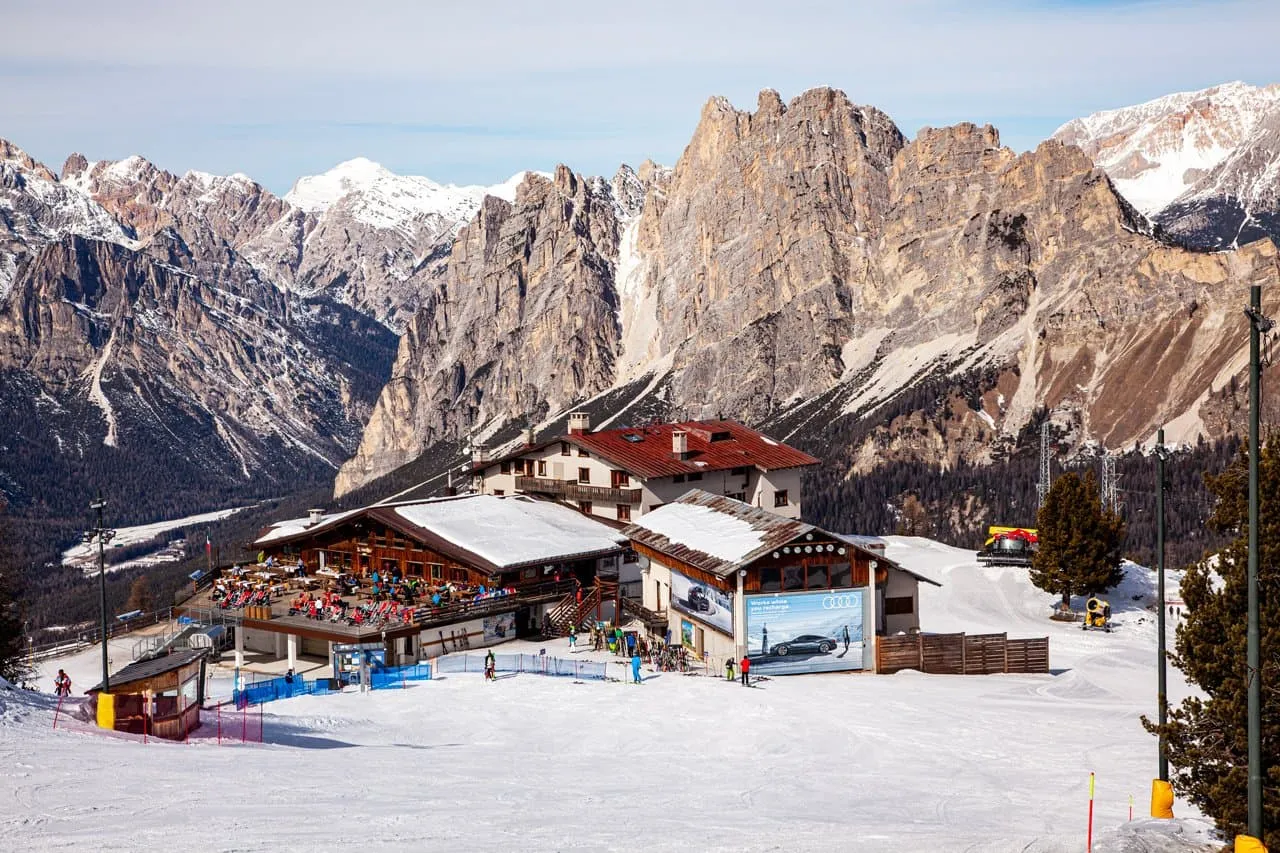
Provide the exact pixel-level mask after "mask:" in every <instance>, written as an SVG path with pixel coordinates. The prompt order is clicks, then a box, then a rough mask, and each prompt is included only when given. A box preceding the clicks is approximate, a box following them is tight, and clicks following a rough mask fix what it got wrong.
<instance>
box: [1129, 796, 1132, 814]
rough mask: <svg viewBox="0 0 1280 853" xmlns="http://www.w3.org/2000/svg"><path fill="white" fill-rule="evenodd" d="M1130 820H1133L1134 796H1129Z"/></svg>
mask: <svg viewBox="0 0 1280 853" xmlns="http://www.w3.org/2000/svg"><path fill="white" fill-rule="evenodd" d="M1129 820H1133V794H1130V795H1129Z"/></svg>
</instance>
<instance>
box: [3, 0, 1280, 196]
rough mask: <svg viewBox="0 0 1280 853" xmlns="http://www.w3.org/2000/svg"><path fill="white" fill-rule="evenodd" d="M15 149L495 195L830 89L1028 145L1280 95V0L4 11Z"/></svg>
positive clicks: (37, 5)
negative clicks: (1118, 122) (1156, 108)
mask: <svg viewBox="0 0 1280 853" xmlns="http://www.w3.org/2000/svg"><path fill="white" fill-rule="evenodd" d="M3 19H4V21H5V28H6V30H7V31H8V32H10V33H21V34H23V37H22V38H11V37H6V39H5V49H4V51H3V52H2V53H0V137H4V138H7V139H9V140H11V141H12V142H14V143H16V144H17V145H19V146H20V147H22V148H24V149H26V150H27V151H29V152H30V153H31V154H32V155H34V156H36V157H37V158H38V159H41V160H44V161H45V162H47V163H49V164H50V165H51V166H53V167H54V168H55V169H57V168H58V167H60V166H61V163H62V161H63V159H64V158H65V157H66V156H67V154H69V153H71V152H72V151H80V152H82V153H84V154H85V155H86V156H87V157H89V159H91V160H93V159H107V158H110V159H116V158H120V157H124V156H127V155H129V154H134V153H139V154H143V155H144V156H146V157H148V158H150V159H151V160H153V161H154V162H156V163H157V164H158V165H160V166H162V167H163V168H167V169H169V170H171V171H175V172H182V171H185V170H187V169H202V170H204V171H209V172H217V173H230V172H237V171H239V172H244V173H246V174H248V175H250V176H252V177H254V178H256V179H258V180H259V181H261V182H262V183H264V184H265V185H267V186H268V187H269V188H271V189H272V190H275V191H277V192H283V191H285V190H287V189H288V187H289V186H290V185H291V184H292V182H293V181H294V179H295V178H296V177H298V176H299V175H305V174H314V173H317V172H321V171H324V170H325V169H327V168H329V167H330V166H332V165H334V164H335V163H338V162H340V161H342V160H345V159H348V158H351V157H355V156H366V157H369V158H371V159H373V160H377V161H379V162H381V163H383V164H385V165H386V166H388V167H389V168H391V169H393V170H395V171H397V172H401V173H406V174H424V175H428V176H430V177H432V178H434V179H436V180H440V181H447V182H456V183H495V182H497V181H500V180H502V179H504V178H506V177H507V176H508V175H510V174H512V173H514V172H516V171H519V170H521V169H528V168H532V169H543V170H549V169H551V168H552V167H554V165H555V164H556V163H559V162H564V163H567V164H569V165H570V166H571V167H573V168H574V169H575V170H578V171H580V172H586V173H592V174H597V173H612V171H613V170H614V169H615V168H616V166H617V164H618V163H620V162H629V163H632V164H637V163H639V162H640V161H642V160H643V159H645V158H646V157H650V158H653V159H655V160H658V161H659V162H664V163H674V162H675V160H676V159H677V158H678V157H679V156H680V152H681V150H682V149H683V147H684V146H685V144H686V143H687V142H688V140H689V137H690V135H691V134H692V132H693V129H694V126H695V124H696V123H697V118H698V113H699V111H700V109H701V107H702V104H703V103H704V102H705V101H706V99H707V98H708V97H709V96H711V95H724V96H727V97H728V98H729V99H730V100H731V101H732V102H733V103H734V104H735V105H737V106H738V107H739V108H741V109H753V108H754V106H755V103H756V96H757V93H758V92H759V90H760V89H762V88H765V87H770V88H774V89H777V90H778V91H779V92H781V94H782V96H783V98H784V99H790V98H792V97H794V96H795V95H796V94H798V93H799V92H801V91H803V90H804V89H807V88H810V87H812V86H818V85H830V86H835V87H838V88H840V89H843V90H844V91H845V92H847V93H848V94H849V96H850V98H852V99H853V100H854V101H855V102H858V103H864V104H872V105H875V106H877V107H880V108H881V109H883V110H885V111H886V112H888V113H889V115H890V116H892V117H893V119H894V120H895V121H896V122H897V123H898V125H899V127H901V128H902V130H903V132H904V133H906V134H908V135H914V134H915V132H916V131H917V130H918V129H919V128H920V127H921V126H923V125H934V126H941V125H946V124H952V123H955V122H958V121H975V122H980V123H983V122H990V123H992V124H994V125H996V127H998V128H999V129H1000V131H1001V135H1002V138H1003V140H1004V141H1005V143H1006V144H1008V145H1011V146H1013V147H1014V148H1017V149H1025V148H1029V147H1033V146H1034V145H1035V144H1036V143H1038V142H1039V141H1040V140H1041V139H1043V138H1044V137H1045V136H1047V135H1049V134H1050V133H1052V132H1053V130H1054V129H1055V128H1056V127H1057V126H1058V125H1060V124H1061V123H1062V122H1064V121H1066V120H1068V119H1070V118H1073V117H1075V116H1077V115H1083V114H1087V113H1089V112H1092V111H1095V110H1099V109H1106V108H1110V107H1117V106H1124V105H1127V104H1131V103H1137V102H1140V101H1143V100H1147V99H1150V98H1153V97H1157V96H1159V95H1162V94H1167V93H1169V92H1173V91H1180V90H1187V89H1200V88H1204V87H1206V86H1211V85H1213V84H1215V83H1221V82H1226V81H1229V80H1237V79H1240V80H1245V81H1247V82H1250V83H1257V84H1262V83H1269V82H1276V81H1280V60H1277V59H1276V53H1275V50H1274V44H1273V43H1272V42H1273V41H1274V36H1275V34H1276V33H1277V32H1280V3H1275V2H1268V0H1226V2H1192V0H1179V1H1178V2H1173V0H1146V2H1143V1H1142V0H1125V2H1120V0H1023V2H1015V0H1004V1H1003V2H978V1H977V0H971V2H961V0H899V2H892V3H889V2H883V3H881V2H877V3H870V2H865V3H864V2H843V3H842V2H816V0H788V2H778V0H773V2H767V3H766V2H757V0H734V2H728V0H708V2H696V0H695V2H690V0H683V2H669V0H646V2H643V3H628V4H622V3H617V2H607V0H592V2H586V0H562V2H547V3H529V2H509V0H490V2H487V3H476V4H462V3H457V2H448V3H437V2H428V1H427V0H418V2H412V0H385V2H377V0H370V2H367V3H365V4H355V3H350V2H346V0H344V2H336V0H309V2H295V0H253V2H247V0H220V2H217V3H202V4H187V3H173V2H168V0H166V2H159V0H142V1H141V2H129V0H121V2H119V3H114V4H103V3H101V2H96V0H95V2H86V0H59V2H56V3H50V2H48V0H37V1H36V2H32V1H31V0H5V2H4V9H3Z"/></svg>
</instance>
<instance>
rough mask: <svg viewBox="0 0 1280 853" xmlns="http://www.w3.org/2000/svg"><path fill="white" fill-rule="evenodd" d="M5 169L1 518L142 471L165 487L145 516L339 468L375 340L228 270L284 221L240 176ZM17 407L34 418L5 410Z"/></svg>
mask: <svg viewBox="0 0 1280 853" xmlns="http://www.w3.org/2000/svg"><path fill="white" fill-rule="evenodd" d="M3 156H4V159H3V161H2V162H0V170H3V171H2V172H0V270H3V271H5V277H4V287H3V288H0V386H3V387H0V399H3V400H4V401H5V403H6V405H5V406H4V407H0V408H3V413H2V414H0V426H3V427H4V429H3V430H2V431H3V432H4V434H5V435H6V436H11V437H12V436H21V440H18V441H13V440H5V441H0V489H2V490H3V491H4V493H5V495H6V498H7V499H11V500H16V501H17V502H18V503H19V504H22V503H27V502H31V501H37V500H45V501H47V500H50V498H51V496H50V495H49V494H48V492H49V491H51V490H53V489H56V488H57V487H58V484H60V483H61V482H62V481H63V480H64V479H65V478H69V477H75V476H79V475H77V474H74V473H73V472H77V471H81V469H84V468H85V467H86V466H89V467H90V468H96V471H97V475H99V476H100V475H101V473H102V472H103V471H107V470H116V469H119V470H122V471H129V470H133V471H137V470H144V469H150V468H155V467H156V466H157V464H158V463H162V464H160V465H159V467H160V469H161V470H168V471H170V472H173V476H175V477H176V478H177V479H176V480H174V481H168V480H165V481H161V482H153V483H151V487H150V488H148V489H145V490H144V491H143V492H142V495H143V496H145V497H143V498H141V500H143V501H147V502H148V504H147V505H148V506H151V507H155V506H159V505H163V504H164V503H165V501H167V500H170V499H171V498H172V496H173V494H174V492H173V488H174V487H176V486H177V485H178V483H182V482H185V483H186V484H187V486H189V487H195V488H204V489H208V490H209V491H210V492H211V493H214V492H224V493H225V492H226V491H227V489H228V488H229V489H230V490H231V492H235V491H236V490H237V489H239V490H240V491H241V492H245V491H250V492H253V491H256V492H257V493H261V492H262V491H263V490H269V489H273V488H274V489H279V488H281V486H286V487H292V486H293V485H295V484H297V483H300V482H307V481H314V480H315V479H317V478H319V477H322V476H324V472H325V470H326V469H328V470H332V468H333V466H334V465H335V464H336V462H338V461H340V460H341V459H343V458H345V457H346V456H348V455H349V454H350V453H351V452H352V450H353V449H354V447H355V444H356V442H357V440H358V437H359V434H360V431H361V429H362V427H363V423H364V421H365V419H366V418H367V416H368V413H369V410H370V406H371V404H372V402H373V398H374V395H375V394H376V392H377V390H378V388H380V387H381V383H382V382H383V381H384V380H385V377H386V373H387V369H388V367H389V362H390V356H391V344H392V340H391V334H390V333H389V332H388V331H387V330H386V329H385V328H383V327H381V326H379V325H378V324H377V323H375V322H374V321H373V320H371V319H368V318H366V317H364V316H362V315H359V314H356V313H355V312H352V311H350V310H349V309H346V308H344V307H343V306H341V305H337V304H335V303H333V302H331V301H329V300H325V299H305V298H303V297H301V296H299V295H298V294H295V293H292V292H290V291H288V290H287V289H282V288H281V287H279V286H278V285H277V284H276V283H275V282H273V281H271V280H269V279H266V278H264V277H263V276H261V275H260V274H259V272H258V271H257V270H256V269H255V267H254V266H253V265H252V264H250V263H249V262H248V261H246V260H245V259H244V258H243V257H242V256H241V255H240V254H239V252H238V248H239V247H240V246H242V245H244V244H246V243H248V242H250V241H252V240H253V239H254V238H255V237H258V236H260V235H262V234H263V233H264V232H266V231H267V230H269V229H270V228H271V227H272V226H273V224H274V222H276V221H278V220H279V219H280V218H281V217H282V216H287V214H288V207H287V205H285V204H284V203H283V202H282V201H281V200H279V199H277V198H275V197H274V196H273V195H271V194H270V193H269V192H267V191H266V190H264V189H263V188H262V187H260V186H259V185H257V184H255V183H254V182H252V181H250V180H248V179H247V178H243V177H242V176H233V177H231V178H217V177H213V176H208V175H202V174H199V173H188V174H187V175H185V176H183V177H181V178H177V177H175V176H173V175H171V174H169V173H167V172H163V171H162V170H159V169H156V168H155V167H154V166H153V165H152V164H150V163H148V162H146V161H145V160H142V159H141V158H130V159H129V160H126V161H121V162H120V163H112V164H102V163H98V164H89V163H87V162H86V161H85V160H84V158H82V157H78V156H73V157H72V158H70V159H69V160H68V163H67V165H66V167H65V168H64V180H60V179H58V178H57V177H56V176H54V175H53V173H52V172H51V171H50V170H48V169H47V168H45V167H43V166H41V165H40V164H38V163H36V162H35V161H34V160H32V159H31V158H29V157H27V156H26V155H24V154H22V153H21V152H20V151H18V149H16V147H14V146H12V145H8V144H6V145H5V146H4V148H3ZM33 395H34V396H33ZM24 397H25V398H28V399H33V400H38V401H41V402H40V403H39V404H38V405H35V406H34V407H30V406H28V407H26V408H24V409H23V410H22V411H18V410H15V409H14V408H13V406H12V405H11V404H12V403H13V402H14V401H15V400H19V399H21V398H24ZM46 404H47V405H46ZM104 445H105V449H104ZM81 473H83V472H82V471H81ZM122 476H123V477H127V476H128V474H125V475H122ZM237 483H238V484H239V485H238V486H237V485H236V484H237ZM255 484H256V485H255ZM116 485H117V486H119V485H120V484H119V481H117V483H116ZM134 486H135V487H136V486H137V483H135V484H134ZM41 493H44V496H43V497H41ZM133 508H134V509H137V510H138V511H139V512H143V513H145V512H147V511H148V510H147V509H145V508H142V507H137V506H135V507H133ZM151 511H154V509H152V510H151Z"/></svg>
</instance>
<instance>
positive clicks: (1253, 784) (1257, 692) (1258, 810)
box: [1244, 284, 1272, 840]
mask: <svg viewBox="0 0 1280 853" xmlns="http://www.w3.org/2000/svg"><path fill="white" fill-rule="evenodd" d="M1244 313H1245V316H1246V317H1248V318H1249V575H1248V589H1249V627H1248V637H1247V640H1246V651H1245V666H1246V669H1247V675H1248V679H1249V680H1248V685H1249V834H1250V835H1251V836H1253V837H1254V838H1256V839H1258V840H1261V839H1262V774H1263V770H1262V670H1261V668H1260V666H1259V663H1260V658H1261V648H1260V647H1261V642H1260V640H1259V637H1258V454H1259V447H1258V409H1259V404H1260V402H1261V393H1260V387H1259V386H1260V382H1261V378H1262V375H1261V374H1262V369H1261V361H1262V360H1261V357H1260V354H1259V350H1260V349H1261V340H1260V339H1261V336H1262V335H1263V333H1265V332H1269V331H1271V327H1272V322H1271V320H1269V319H1268V318H1267V317H1266V316H1264V315H1263V313H1262V287H1261V285H1257V284H1255V285H1253V286H1252V287H1251V288H1250V290H1249V307H1248V308H1247V309H1245V312H1244Z"/></svg>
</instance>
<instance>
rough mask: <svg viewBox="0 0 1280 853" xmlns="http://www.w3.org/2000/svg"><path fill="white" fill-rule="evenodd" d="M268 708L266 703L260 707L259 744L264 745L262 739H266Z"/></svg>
mask: <svg viewBox="0 0 1280 853" xmlns="http://www.w3.org/2000/svg"><path fill="white" fill-rule="evenodd" d="M266 707H267V705H266V703H265V702H264V703H262V704H261V705H259V706H258V743H262V739H263V738H264V737H265V733H266V731H267V712H266V710H265V709H266Z"/></svg>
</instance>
